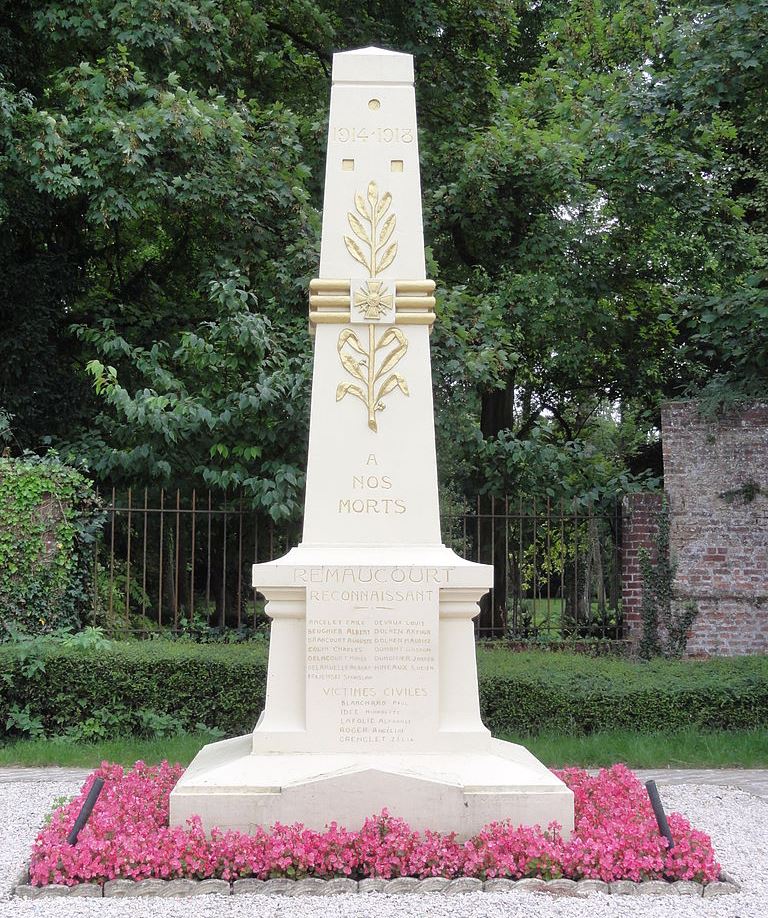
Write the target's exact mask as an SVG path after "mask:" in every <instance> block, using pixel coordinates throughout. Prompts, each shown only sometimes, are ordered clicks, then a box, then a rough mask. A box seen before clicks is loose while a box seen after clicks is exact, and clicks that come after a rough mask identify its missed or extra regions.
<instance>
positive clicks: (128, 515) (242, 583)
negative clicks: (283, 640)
mask: <svg viewBox="0 0 768 918" xmlns="http://www.w3.org/2000/svg"><path fill="white" fill-rule="evenodd" d="M102 499H103V500H104V502H105V505H106V514H107V522H106V525H105V528H104V533H103V538H102V539H101V541H100V543H99V544H98V546H97V549H96V552H95V557H94V577H93V593H92V602H91V615H90V617H91V620H92V622H93V623H94V624H97V625H101V626H102V627H105V628H106V629H107V630H108V631H110V632H117V633H121V632H124V633H134V634H148V633H151V632H153V631H156V630H158V629H171V630H173V631H176V632H179V631H185V630H195V629H197V630H200V629H210V628H217V629H230V628H231V629H245V628H260V627H266V624H267V620H266V618H265V616H264V613H263V602H262V601H260V600H261V597H260V596H259V595H258V594H257V593H255V591H254V590H253V589H252V587H251V583H250V578H251V564H253V563H255V562H259V561H269V560H272V559H274V558H276V557H279V556H280V555H282V554H285V552H286V551H287V550H288V549H289V548H290V547H291V546H292V545H295V544H297V543H298V541H299V540H300V532H301V526H300V524H292V525H285V524H281V525H279V526H278V525H276V524H275V523H273V522H272V520H271V519H269V518H268V517H265V516H263V515H261V514H259V513H257V512H256V511H254V510H253V509H252V508H251V506H250V504H249V503H248V501H247V500H246V499H245V498H244V497H242V496H240V495H235V496H227V495H222V494H221V493H215V492H210V491H194V490H193V491H191V492H188V493H184V492H181V491H164V490H160V491H151V490H149V489H140V490H128V491H126V492H121V493H118V492H116V491H114V490H112V491H110V492H107V493H106V494H104V493H102ZM443 537H444V540H445V542H446V544H447V545H449V546H450V547H451V548H453V549H454V550H455V551H456V552H457V553H458V554H460V555H462V556H463V557H465V558H468V559H469V560H472V561H480V562H483V563H487V564H492V565H493V567H494V585H493V589H492V590H491V591H490V593H489V594H488V595H487V596H486V597H485V598H484V599H483V601H482V602H481V612H480V615H479V616H478V619H477V620H476V622H477V635H478V637H480V638H511V639H516V640H520V639H537V638H538V639H579V638H590V637H602V638H613V639H619V638H621V637H622V636H623V624H622V620H621V564H620V546H621V514H620V509H619V507H618V505H617V506H616V507H613V508H611V509H610V510H608V511H602V512H599V513H597V512H595V513H593V512H589V511H579V510H577V509H574V508H573V507H568V506H566V505H563V504H555V502H553V501H546V502H544V503H537V502H535V501H532V502H530V503H528V502H523V501H520V500H513V499H512V498H478V499H477V500H476V501H474V502H473V505H472V506H471V507H465V508H463V509H462V511H461V512H454V513H453V514H452V515H447V516H446V517H445V518H444V519H443Z"/></svg>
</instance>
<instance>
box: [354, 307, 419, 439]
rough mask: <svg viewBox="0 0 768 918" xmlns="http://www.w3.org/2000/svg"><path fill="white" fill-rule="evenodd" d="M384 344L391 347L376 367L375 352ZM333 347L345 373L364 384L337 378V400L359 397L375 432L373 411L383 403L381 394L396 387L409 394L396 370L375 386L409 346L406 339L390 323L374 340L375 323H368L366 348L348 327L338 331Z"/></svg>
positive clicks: (388, 392)
mask: <svg viewBox="0 0 768 918" xmlns="http://www.w3.org/2000/svg"><path fill="white" fill-rule="evenodd" d="M393 345H394V346H393ZM387 348H391V349H390V350H389V352H388V353H386V354H385V355H384V359H383V360H382V361H381V364H380V365H379V366H378V367H377V365H376V360H377V355H378V354H379V352H382V353H383V352H384V351H385V350H386V349H387ZM336 350H337V352H338V354H339V360H340V361H341V365H342V366H343V367H344V369H345V370H346V371H347V373H349V374H350V376H353V377H354V378H355V379H358V380H360V381H361V382H363V383H364V384H365V389H364V390H363V389H362V388H361V387H360V386H358V385H357V384H356V383H350V382H340V383H339V384H338V386H337V387H336V401H337V402H340V401H341V400H342V399H343V398H344V396H345V395H352V396H354V397H355V398H358V399H360V401H361V402H362V403H363V404H364V405H365V407H366V408H367V410H368V427H370V429H371V430H372V431H373V432H374V433H376V432H377V431H378V429H379V427H378V422H377V420H376V415H377V414H378V412H379V411H383V410H384V408H385V407H386V405H385V404H384V398H385V397H386V396H387V395H389V394H390V393H391V392H394V390H395V389H399V390H400V391H401V392H402V393H403V395H406V396H407V395H410V391H409V389H408V383H407V382H406V381H405V379H404V378H403V377H402V376H401V375H400V374H399V373H390V375H389V376H387V378H386V379H385V380H384V382H382V383H381V385H379V386H378V389H377V387H376V384H377V383H378V382H379V380H380V379H381V378H382V377H383V376H385V375H386V374H387V373H389V371H390V370H391V369H393V367H395V366H396V365H397V364H398V363H399V362H400V361H401V360H402V359H403V357H404V356H405V353H406V351H407V350H408V339H407V338H406V337H405V335H404V334H403V332H402V331H401V330H400V329H399V328H396V327H394V326H391V327H390V328H388V329H387V330H386V331H385V332H384V333H383V334H382V335H381V336H380V337H379V338H378V340H377V339H376V331H375V326H374V325H369V326H368V347H367V349H366V348H365V347H364V346H363V345H362V344H361V342H360V339H359V338H358V337H357V334H356V333H355V332H354V331H353V330H352V329H351V328H345V329H344V330H343V331H342V332H341V333H340V334H339V339H338V341H337V343H336Z"/></svg>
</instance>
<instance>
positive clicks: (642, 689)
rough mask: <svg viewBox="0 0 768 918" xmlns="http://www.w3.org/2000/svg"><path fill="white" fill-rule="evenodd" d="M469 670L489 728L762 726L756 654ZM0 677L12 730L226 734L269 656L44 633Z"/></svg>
mask: <svg viewBox="0 0 768 918" xmlns="http://www.w3.org/2000/svg"><path fill="white" fill-rule="evenodd" d="M479 672H480V701H481V708H482V713H483V719H484V721H485V723H486V724H487V726H488V727H490V729H491V730H492V731H493V732H494V733H496V734H498V733H505V732H507V733H508V732H514V733H517V734H520V733H537V732H539V731H541V730H563V731H570V732H576V733H591V732H594V731H598V730H612V729H634V730H637V731H640V732H651V731H655V730H671V729H677V728H680V727H687V726H699V727H702V728H704V729H719V730H728V729H751V728H753V727H761V726H766V725H768V658H766V657H747V658H741V659H735V660H733V659H732V660H707V661H672V660H662V659H659V660H654V661H652V662H650V663H633V662H630V661H626V660H614V659H607V658H601V659H590V658H586V657H581V656H575V655H568V654H548V653H542V652H539V653H510V652H509V651H503V650H494V651H481V652H480V653H479ZM0 677H1V678H0V725H2V724H5V725H6V731H8V732H9V733H12V734H14V735H24V734H27V735H31V734H32V731H35V732H36V733H37V734H39V733H41V732H42V733H45V734H46V735H49V736H50V735H60V734H66V733H69V735H74V736H77V737H79V738H83V739H85V738H88V737H91V738H94V739H100V738H104V737H108V736H114V735H125V734H128V733H146V732H147V731H148V730H151V729H152V724H159V723H161V722H162V724H163V731H164V732H166V733H170V732H176V731H178V730H185V731H192V730H196V729H198V728H199V726H200V725H203V726H205V727H206V728H208V729H216V728H218V729H220V730H222V731H223V732H224V733H225V734H228V735H236V734H240V733H247V732H249V731H251V730H252V729H253V727H254V725H255V723H256V720H257V718H258V716H259V714H260V712H261V710H262V708H263V705H264V695H265V690H266V678H267V656H266V648H265V645H263V644H261V643H256V642H253V643H245V644H235V645H220V644H205V645H200V644H193V643H184V642H179V641H163V640H157V641H148V642H110V643H109V644H108V645H106V646H103V645H94V646H88V645H86V646H76V645H73V646H62V645H49V644H47V643H45V642H42V643H39V644H38V645H37V650H36V652H35V653H34V654H32V653H31V652H30V650H29V648H28V647H14V646H11V645H5V646H0ZM297 678H299V677H298V676H297ZM148 712H151V713H148ZM166 715H167V716H168V717H170V718H172V720H167V721H163V720H162V718H163V717H164V716H166ZM157 718H160V720H157ZM25 725H27V726H26V727H25Z"/></svg>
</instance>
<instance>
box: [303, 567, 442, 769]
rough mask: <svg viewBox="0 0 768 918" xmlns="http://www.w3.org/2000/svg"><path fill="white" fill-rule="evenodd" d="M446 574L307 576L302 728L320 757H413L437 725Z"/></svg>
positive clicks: (354, 571)
mask: <svg viewBox="0 0 768 918" xmlns="http://www.w3.org/2000/svg"><path fill="white" fill-rule="evenodd" d="M449 575H450V572H449V571H447V570H445V569H444V568H431V567H422V568H398V567H392V568H386V567H381V568H376V567H370V568H367V567H359V568H358V567H349V568H305V569H297V571H296V579H297V580H299V581H300V582H304V583H306V584H307V624H306V678H307V692H306V698H307V722H308V724H311V725H312V728H311V729H312V733H313V734H314V739H315V741H316V743H318V744H319V745H320V746H321V747H322V746H324V745H327V747H328V748H329V749H330V748H337V749H338V748H342V749H343V748H346V747H347V746H349V747H350V748H352V747H356V748H365V749H369V750H376V751H382V750H386V749H393V750H400V751H405V750H412V751H415V750H417V749H418V748H420V747H419V744H420V743H423V742H424V737H425V736H429V735H430V734H433V731H434V730H435V729H436V728H437V718H438V609H439V592H440V591H439V588H440V584H441V583H445V582H447V579H448V577H449Z"/></svg>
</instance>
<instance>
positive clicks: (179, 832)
mask: <svg viewBox="0 0 768 918" xmlns="http://www.w3.org/2000/svg"><path fill="white" fill-rule="evenodd" d="M182 773H183V769H182V768H181V767H180V766H178V765H174V766H171V765H169V764H168V762H163V763H162V764H160V765H158V766H152V767H151V766H148V765H146V764H145V763H144V762H137V763H136V764H135V765H134V767H133V768H132V769H131V770H130V771H128V772H124V771H123V769H122V768H121V767H120V766H119V765H110V764H108V763H106V762H104V763H102V765H101V767H100V768H98V769H97V770H96V771H95V772H94V773H93V775H91V776H90V777H89V778H88V780H87V781H86V783H85V785H84V786H83V789H82V791H81V792H80V795H79V796H78V797H77V798H76V799H75V800H73V801H72V802H71V803H69V804H68V805H66V806H64V807H62V808H60V809H59V810H57V811H56V812H55V813H54V814H53V817H52V818H51V820H50V822H49V824H48V825H47V826H45V828H43V829H42V831H41V832H40V834H39V835H38V837H37V839H36V840H35V843H34V846H33V850H32V858H31V864H30V876H31V882H32V883H34V884H35V885H38V886H43V885H45V884H48V883H64V884H67V885H73V884H75V883H80V882H88V881H95V882H101V881H104V880H111V879H115V878H116V877H123V878H127V879H136V880H141V879H146V878H149V877H158V878H162V879H176V878H179V877H191V878H194V879H205V878H208V877H221V878H223V879H225V880H233V879H238V878H240V877H257V878H259V879H268V878H270V877H294V878H300V877H307V876H311V877H322V878H331V877H353V878H356V879H357V878H362V877H382V878H385V879H389V878H392V877H401V876H411V877H422V878H423V877H447V878H451V877H458V876H471V877H478V878H480V879H486V878H491V877H511V878H513V879H517V878H520V877H543V878H545V879H549V878H555V877H569V878H572V879H576V880H577V879H580V878H582V877H588V878H595V879H601V880H605V881H608V882H609V881H612V880H619V879H631V880H641V879H647V878H653V879H668V880H678V879H685V880H698V881H699V882H704V883H706V882H711V881H713V880H716V879H717V878H718V876H719V874H720V866H719V864H718V863H717V861H716V860H715V854H714V851H713V849H712V843H711V841H710V839H709V838H708V837H707V836H706V835H704V833H702V832H699V831H697V830H696V829H692V828H691V826H690V824H689V823H688V821H687V820H686V819H684V818H683V817H682V816H680V815H679V814H677V813H672V814H670V816H669V824H670V828H671V830H672V834H673V837H674V839H675V846H674V848H673V849H672V850H671V851H668V850H667V843H666V841H665V840H664V839H663V838H662V837H661V836H660V835H659V832H658V828H657V826H656V820H655V818H654V816H653V812H652V810H651V807H650V803H649V801H648V797H647V794H646V792H645V789H644V788H643V787H642V785H641V784H640V783H639V781H638V780H637V778H636V777H635V776H634V775H633V774H632V772H630V771H629V769H627V768H626V767H625V766H623V765H615V766H614V767H613V768H609V769H604V770H603V771H601V772H600V774H599V775H597V776H596V777H591V776H590V775H588V774H587V772H585V771H582V770H580V769H566V770H564V771H561V772H559V773H558V774H559V777H561V778H562V780H563V781H564V782H565V783H566V784H567V785H568V786H569V787H570V788H571V790H573V793H574V803H575V828H574V831H573V833H572V835H571V837H570V838H569V839H568V840H567V841H566V840H565V839H564V838H563V837H562V835H561V834H560V827H559V826H556V825H551V826H548V827H547V828H546V829H541V828H540V827H539V826H534V827H530V826H514V825H512V824H510V823H509V822H503V821H502V822H494V823H491V824H490V825H488V826H486V827H485V828H484V829H483V830H482V831H481V832H478V833H477V835H475V836H474V837H472V838H470V839H469V840H467V841H465V842H463V843H461V842H458V841H457V840H456V837H455V835H441V834H440V833H438V832H432V831H429V830H427V831H425V832H424V833H419V832H416V831H414V830H413V829H411V828H410V826H409V825H408V824H407V823H406V822H405V821H404V820H403V819H401V818H399V817H396V816H392V815H390V814H389V813H388V812H387V811H386V810H383V811H382V812H381V813H380V814H379V815H378V816H371V817H370V818H368V819H366V821H365V823H364V824H363V826H362V827H361V828H360V829H359V830H358V831H356V832H353V831H349V830H347V829H345V828H343V827H342V826H338V825H336V824H335V823H332V824H331V825H330V826H328V827H327V828H326V829H325V830H324V831H321V832H320V831H316V830H314V829H307V828H306V827H305V826H303V825H300V824H296V825H292V826H284V825H279V824H276V825H275V826H273V827H272V829H271V830H269V831H267V830H265V829H257V830H256V831H255V832H254V833H253V834H252V835H245V834H244V833H241V832H233V831H227V832H222V831H220V830H218V829H214V830H213V831H212V832H211V833H210V835H209V836H207V835H206V833H205V832H204V831H203V827H202V824H201V822H200V819H199V818H198V817H193V818H192V819H190V820H189V821H188V822H187V825H186V826H169V825H168V799H169V795H170V793H171V790H172V789H173V787H174V786H175V784H176V782H177V781H178V780H179V778H180V777H181V775H182ZM96 777H100V778H103V779H104V781H105V786H104V790H103V791H102V793H101V796H100V797H99V799H98V802H97V804H96V806H95V807H94V810H93V813H92V814H91V818H90V819H89V821H88V823H87V824H86V826H85V827H84V828H83V830H82V831H81V833H80V836H79V838H78V841H77V844H76V845H68V844H67V841H66V837H67V834H68V833H69V830H70V829H71V827H72V825H73V823H74V821H75V819H76V817H77V814H78V812H79V811H80V808H81V807H82V805H83V802H84V801H85V798H86V796H87V794H88V791H89V790H90V787H91V785H92V783H93V781H94V779H95V778H96Z"/></svg>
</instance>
